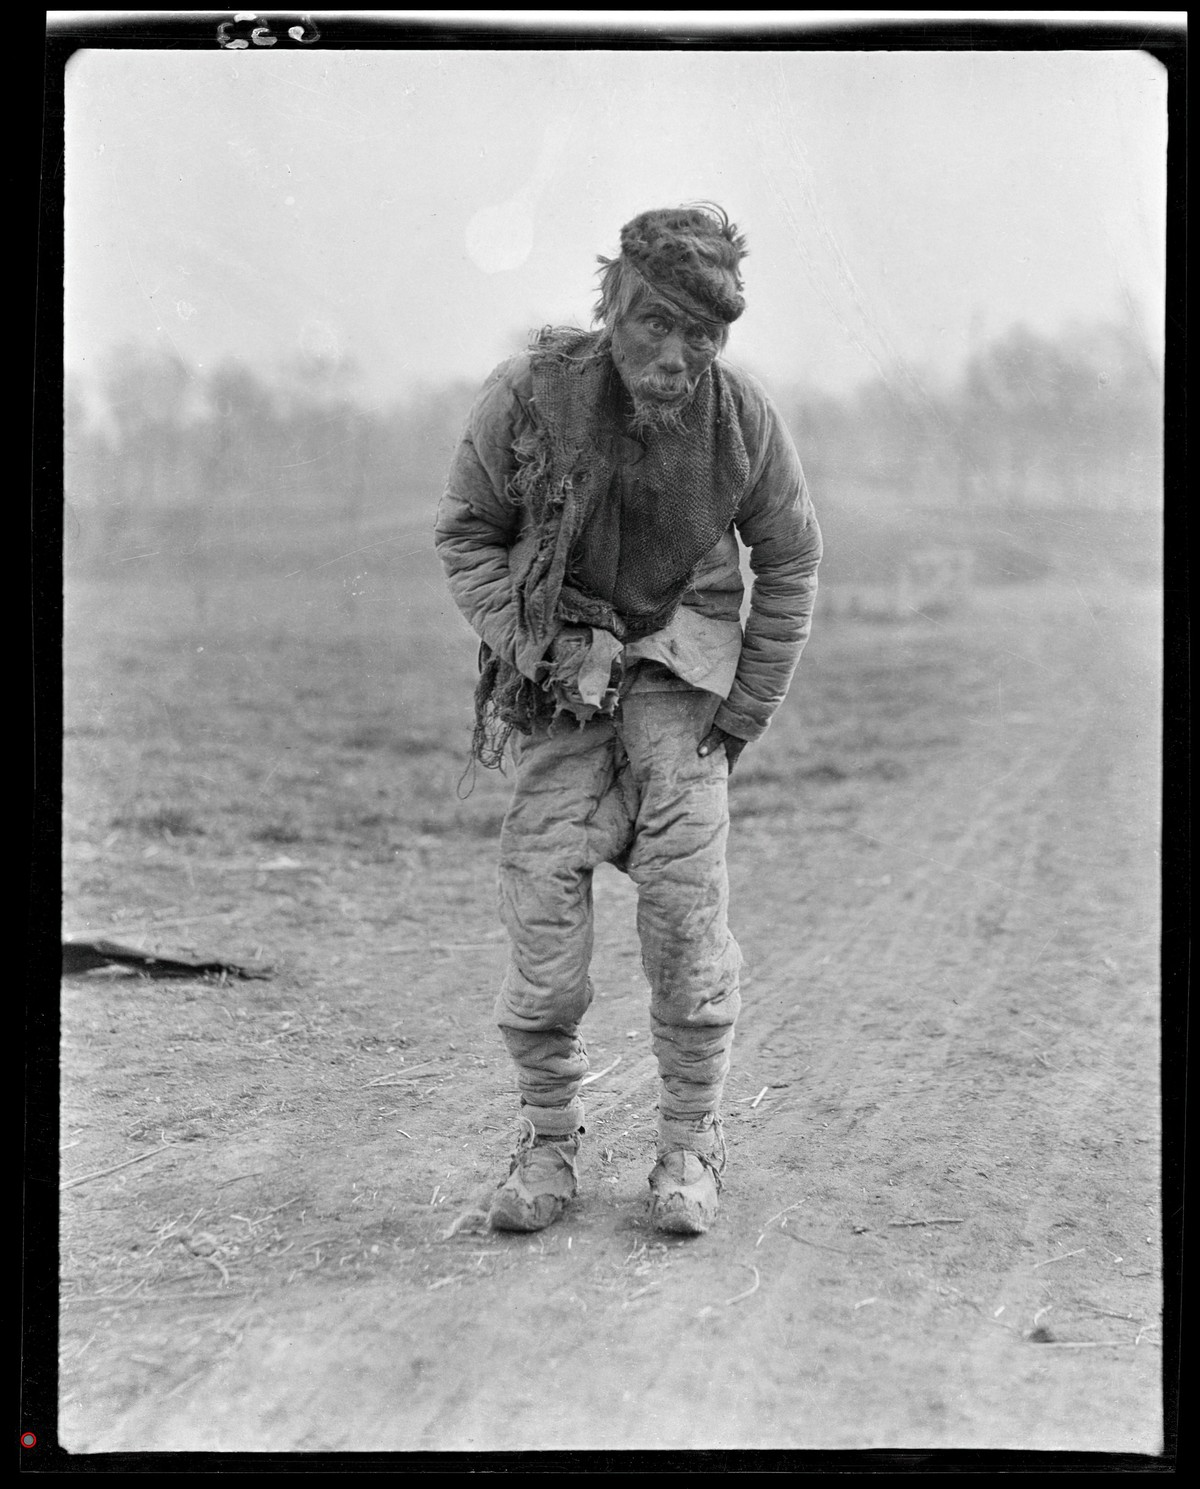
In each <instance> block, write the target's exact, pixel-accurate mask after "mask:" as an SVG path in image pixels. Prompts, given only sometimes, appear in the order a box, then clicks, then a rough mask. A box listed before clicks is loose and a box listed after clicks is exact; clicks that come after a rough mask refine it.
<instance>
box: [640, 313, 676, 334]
mask: <svg viewBox="0 0 1200 1489" xmlns="http://www.w3.org/2000/svg"><path fill="white" fill-rule="evenodd" d="M646 325H647V326H648V327H649V328H650V330H651V331H653V332H654V334H655V335H656V336H665V335H666V334H667V332H668V331H669V330H670V329H671V328H670V326H669V325H668V324H667V322H666V321H664V320H663V319H662V318H661V317H660V316H657V315H655V316H651V318H650V319H649V320H648V321H647V322H646Z"/></svg>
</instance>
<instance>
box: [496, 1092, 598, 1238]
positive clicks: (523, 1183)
mask: <svg viewBox="0 0 1200 1489" xmlns="http://www.w3.org/2000/svg"><path fill="white" fill-rule="evenodd" d="M578 1154H579V1137H578V1135H577V1134H572V1135H571V1136H570V1137H544V1136H539V1134H538V1132H537V1131H536V1129H535V1128H534V1125H533V1123H532V1122H531V1121H530V1120H529V1118H528V1117H522V1118H521V1132H520V1135H519V1137H518V1138H517V1149H516V1152H515V1153H514V1154H513V1156H512V1162H511V1164H510V1165H509V1172H508V1178H507V1179H505V1180H504V1182H503V1183H502V1184H501V1185H500V1186H499V1187H498V1188H497V1190H496V1193H495V1195H494V1196H493V1197H492V1205H491V1209H490V1211H489V1212H488V1221H489V1223H490V1225H491V1227H492V1229H493V1230H515V1231H535V1230H545V1228H546V1227H547V1226H548V1225H553V1223H554V1222H555V1221H556V1220H557V1219H558V1218H559V1216H560V1215H561V1214H562V1213H563V1211H564V1210H565V1209H566V1208H567V1206H568V1205H569V1204H570V1202H571V1201H572V1200H573V1199H574V1198H575V1192H576V1190H577V1189H578V1187H579V1172H578V1170H577V1168H576V1166H575V1160H576V1158H577V1156H578Z"/></svg>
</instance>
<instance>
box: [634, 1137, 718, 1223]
mask: <svg viewBox="0 0 1200 1489" xmlns="http://www.w3.org/2000/svg"><path fill="white" fill-rule="evenodd" d="M720 1192H721V1176H720V1174H719V1173H718V1172H717V1167H716V1163H715V1161H714V1160H713V1159H710V1158H702V1157H701V1156H700V1155H699V1154H698V1153H691V1152H688V1151H687V1150H686V1149H684V1148H675V1149H673V1150H672V1151H671V1152H670V1153H664V1154H663V1156H662V1157H661V1158H660V1159H659V1160H658V1162H657V1163H656V1164H655V1165H654V1172H653V1173H652V1174H651V1175H650V1223H651V1225H653V1226H654V1228H655V1230H661V1231H669V1232H670V1233H671V1234H673V1235H677V1236H702V1235H703V1234H704V1232H705V1231H706V1230H707V1229H708V1228H709V1226H710V1225H711V1224H712V1223H713V1221H714V1220H715V1219H716V1218H717V1206H718V1200H717V1196H718V1195H719V1194H720Z"/></svg>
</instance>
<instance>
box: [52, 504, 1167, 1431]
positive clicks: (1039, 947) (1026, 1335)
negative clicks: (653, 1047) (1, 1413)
mask: <svg viewBox="0 0 1200 1489" xmlns="http://www.w3.org/2000/svg"><path fill="white" fill-rule="evenodd" d="M410 536H411V538H412V541H411V544H400V545H399V548H400V549H403V550H404V551H397V545H394V544H393V545H391V546H388V545H387V544H381V545H379V546H377V547H374V548H365V555H364V556H363V557H359V558H354V557H353V556H350V557H348V558H346V559H344V560H343V561H341V562H340V563H339V564H336V565H335V564H332V563H331V564H328V565H324V566H322V567H321V568H318V567H317V561H314V560H313V559H312V558H311V554H310V555H308V556H307V557H305V558H303V559H302V560H297V561H296V562H295V563H291V564H285V563H281V562H280V557H279V553H278V551H277V548H276V547H270V548H269V553H270V561H269V563H268V561H267V560H266V559H265V558H264V560H263V562H262V566H261V569H259V570H256V569H255V567H254V564H255V559H254V554H255V552H256V550H255V547H254V540H253V539H254V535H253V534H247V535H245V537H244V538H243V540H242V543H241V548H240V553H241V557H240V558H239V561H238V565H237V568H236V572H235V569H234V566H233V565H232V564H231V565H230V566H229V567H227V568H226V567H223V566H222V565H221V564H220V563H219V562H211V561H210V560H208V559H205V560H204V561H203V563H201V562H200V560H198V559H196V558H195V556H194V555H193V557H192V559H190V560H187V559H170V558H169V557H164V555H163V554H162V553H161V552H160V553H158V554H153V553H151V554H149V555H148V556H147V557H145V558H143V559H140V560H136V561H132V562H126V563H124V564H122V565H120V566H118V565H117V564H116V563H114V564H112V565H111V566H109V567H108V568H107V569H105V568H101V569H100V570H99V571H98V572H97V573H96V574H94V575H93V576H92V577H90V578H85V577H76V578H74V579H72V580H71V582H70V583H69V586H68V605H67V695H66V714H65V723H66V732H67V738H66V745H67V755H66V788H65V789H66V798H65V800H66V845H67V846H66V879H67V900H66V910H65V922H64V923H65V927H66V929H67V930H68V931H74V932H84V931H90V932H91V933H92V934H110V935H112V934H117V935H119V936H120V937H121V938H123V939H126V940H138V939H139V938H140V944H142V945H145V946H147V947H154V946H157V947H162V948H179V947H186V946H193V947H196V948H199V949H201V950H212V951H214V952H218V953H220V954H222V955H225V956H229V957H241V958H251V957H254V956H256V955H257V956H259V957H261V958H262V959H263V960H266V961H269V962H271V963H273V964H274V967H275V972H274V975H273V976H272V977H270V978H269V979H266V980H261V981H240V980H228V981H223V982H222V981H217V980H213V979H194V980H180V981H164V980H153V981H151V980H148V979H146V978H144V977H141V976H136V975H117V974H111V973H92V974H88V975H86V976H75V977H69V978H67V979H65V981H64V989H63V1044H62V1089H63V1102H62V1135H61V1144H62V1148H63V1151H62V1174H61V1178H62V1181H63V1183H64V1185H66V1186H67V1187H65V1188H64V1189H63V1191H62V1200H61V1248H62V1269H63V1275H62V1310H61V1340H60V1349H61V1354H60V1359H61V1365H60V1369H61V1410H60V1423H59V1427H60V1436H61V1439H62V1441H63V1443H64V1444H65V1445H66V1446H67V1447H68V1449H70V1450H71V1451H73V1452H109V1451H118V1450H119V1451H143V1450H155V1449H157V1450H183V1449H191V1450H201V1451H217V1450H224V1451H266V1450H276V1451H279V1450H341V1449H349V1450H361V1451H366V1450H401V1449H429V1448H432V1449H449V1448H468V1449H513V1448H600V1447H604V1448H701V1447H726V1448H736V1447H769V1448H863V1447H906V1446H912V1447H922V1448H936V1447H957V1448H1026V1449H1088V1450H1098V1451H1123V1452H1140V1453H1150V1454H1152V1453H1157V1452H1159V1451H1161V1446H1162V1424H1161V1368H1162V1342H1163V1336H1162V1333H1161V1315H1160V1308H1161V1292H1162V1272H1161V1261H1160V1247H1159V1228H1160V1216H1159V1172H1160V1169H1159V1165H1160V1154H1159V1090H1158V1072H1159V1003H1158V966H1157V957H1158V934H1159V927H1158V867H1157V846H1158V821H1157V815H1158V813H1157V803H1158V771H1159V748H1160V742H1159V725H1158V719H1159V707H1160V699H1159V691H1158V689H1159V667H1158V647H1159V621H1158V611H1157V596H1156V595H1155V593H1154V592H1153V590H1152V589H1150V588H1134V587H1128V588H1121V587H1120V586H1117V585H1115V584H1114V582H1112V581H1106V583H1105V584H1104V585H1103V586H1101V585H1100V584H1098V583H1096V584H1093V585H1090V586H1089V585H1088V584H1086V583H1080V584H1078V585H1077V584H1076V583H1075V582H1073V581H1071V582H1045V583H1042V584H1039V585H1010V586H1006V587H995V588H991V589H979V590H976V591H975V592H974V594H973V595H972V597H971V601H970V603H969V605H967V606H965V607H964V608H962V609H961V610H959V611H957V612H956V613H952V614H948V615H944V616H941V617H923V616H919V615H914V616H913V617H912V619H911V621H909V622H908V623H906V624H892V625H880V624H872V623H870V622H869V621H866V620H862V619H846V618H836V617H835V616H834V615H833V614H832V613H831V614H830V616H829V617H827V618H825V619H824V620H823V619H822V617H821V616H820V614H818V623H817V626H816V629H815V631H814V637H813V640H812V643H811V645H810V648H809V650H808V652H807V653H806V655H805V659H804V662H803V664H802V667H801V673H800V676H799V679H798V682H797V684H796V687H795V688H794V690H793V694H792V697H791V698H790V699H789V701H788V703H787V704H786V705H785V708H784V709H783V710H782V712H781V714H780V716H779V718H778V719H777V721H776V723H775V724H774V725H773V726H772V729H771V730H770V732H769V734H768V736H767V738H766V739H765V740H764V741H763V742H762V743H761V744H759V745H757V746H755V747H753V748H752V749H750V750H748V751H747V752H746V754H745V756H744V757H743V760H742V763H741V765H740V766H739V769H738V771H737V774H736V775H735V777H734V779H733V783H732V788H731V803H732V813H733V821H734V825H733V834H732V845H731V853H730V860H731V872H732V877H733V918H734V927H735V930H736V932H737V934H738V937H739V940H740V941H741V943H742V947H743V950H744V953H745V955H746V959H747V971H746V979H745V1009H744V1013H743V1015H742V1019H741V1022H740V1024H739V1029H738V1037H737V1042H736V1045H735V1050H734V1061H733V1071H732V1075H731V1079H730V1082H729V1085H728V1088H727V1099H726V1105H727V1113H728V1120H727V1136H728V1140H729V1147H730V1164H729V1168H728V1171H727V1183H726V1187H725V1192H724V1197H723V1208H722V1214H721V1217H720V1220H719V1223H718V1226H717V1228H716V1229H715V1231H714V1232H713V1233H712V1234H710V1235H709V1236H707V1237H704V1238H700V1239H696V1240H675V1239H668V1238H665V1237H663V1238H660V1237H657V1236H656V1235H655V1234H654V1233H653V1232H651V1231H650V1230H649V1229H648V1228H647V1227H646V1224H645V1216H644V1210H643V1203H644V1195H645V1193H646V1178H647V1175H648V1173H649V1170H650V1167H651V1164H652V1157H653V1131H654V1101H655V1079H654V1075H655V1072H654V1066H653V1062H652V1060H651V1058H650V1055H649V1039H648V1029H647V1015H646V992H645V986H644V982H643V979H642V975H641V970H640V966H639V962H638V956H637V950H636V938H635V936H634V931H633V918H632V916H633V894H632V889H631V886H630V885H629V884H628V882H627V881H626V880H625V879H623V878H622V877H621V876H620V875H619V874H618V873H617V872H616V871H615V870H614V871H602V872H601V874H600V875H598V877H597V913H598V920H599V930H598V937H597V956H596V964H595V977H596V983H597V989H598V996H597V999H596V1003H595V1005H594V1007H593V1010H592V1012H591V1015H590V1016H589V1024H588V1029H589V1046H590V1051H591V1057H592V1065H593V1070H594V1071H603V1072H605V1073H604V1074H602V1075H600V1077H599V1078H598V1079H597V1080H595V1081H594V1082H593V1083H592V1084H591V1085H590V1086H589V1087H588V1092H587V1094H588V1095H589V1097H590V1113H589V1121H588V1129H589V1130H588V1136H587V1139H586V1146H585V1152H584V1158H583V1163H582V1170H581V1171H582V1180H583V1183H582V1190H581V1196H580V1199H579V1201H578V1202H577V1204H576V1205H575V1206H574V1208H573V1210H572V1212H571V1213H570V1216H569V1218H568V1219H566V1220H565V1221H564V1222H563V1223H561V1224H559V1225H558V1226H556V1227H554V1228H552V1229H551V1230H550V1231H547V1232H546V1233H544V1234H543V1235H541V1236H537V1237H514V1236H506V1235H496V1234H490V1233H487V1232H481V1231H479V1230H478V1229H476V1228H474V1226H473V1223H472V1220H471V1215H470V1212H471V1211H472V1209H473V1207H476V1206H477V1205H478V1204H479V1203H480V1202H481V1200H484V1201H485V1197H486V1193H487V1191H488V1189H489V1188H490V1187H491V1185H492V1184H493V1183H494V1182H495V1181H496V1180H497V1179H499V1178H500V1177H501V1176H502V1175H503V1173H505V1172H506V1171H507V1154H508V1152H509V1150H510V1146H511V1142H512V1138H513V1136H514V1129H515V1123H514V1110H515V1106H514V1096H513V1082H512V1078H511V1075H510V1072H509V1069H508V1068H507V1065H506V1059H505V1056H504V1053H503V1050H502V1048H501V1046H500V1043H499V1040H498V1036H497V1035H496V1034H495V1031H494V1030H493V1027H492V1023H491V1004H492V999H493V997H494V992H495V987H496V985H497V982H498V979H499V976H500V974H501V971H502V968H503V963H504V956H505V952H504V945H503V941H502V938H501V935H500V933H499V928H498V924H497V921H496V918H495V914H494V857H495V838H496V834H497V830H498V824H499V820H500V816H501V813H502V811H503V806H504V801H505V794H506V783H505V782H504V781H503V780H500V779H498V778H496V777H494V776H492V775H482V774H481V778H480V779H479V781H478V782H477V784H476V789H475V791H474V793H473V795H471V796H470V797H469V798H468V799H466V800H461V799H460V798H459V797H458V796H457V795H456V790H455V787H456V782H457V781H458V778H459V776H460V775H461V773H462V769H463V765H464V762H465V754H466V746H467V740H468V733H469V706H470V689H471V685H472V672H473V655H472V649H471V646H470V643H469V640H468V638H467V636H466V634H465V629H464V628H463V627H462V626H461V624H460V623H459V622H458V620H457V618H456V617H455V616H453V614H452V612H451V609H450V606H449V603H448V601H447V600H446V598H445V596H444V594H443V592H442V588H441V582H440V576H439V574H438V571H437V569H436V565H435V564H434V563H433V561H432V560H431V558H430V556H429V553H428V547H427V541H428V540H427V535H426V534H425V533H424V531H423V530H422V531H418V532H416V533H415V534H413V535H410ZM364 547H365V544H364ZM267 551H268V550H267V549H266V548H264V549H263V552H267ZM338 551H339V550H337V549H331V550H330V552H331V553H337V552H338ZM217 558H218V559H219V558H220V555H219V554H218V555H217ZM189 564H190V565H191V567H189V566H188V565H189ZM285 569H286V570H288V572H287V574H286V577H285V575H284V573H283V570H285ZM618 1061H619V1063H614V1062H618ZM131 1159H137V1160H139V1161H137V1162H129V1161H128V1160H131ZM116 1165H124V1166H122V1167H115V1166H116ZM109 1170H111V1171H109ZM93 1174H95V1175H97V1176H96V1177H91V1178H86V1177H85V1176H87V1175H93ZM81 1178H82V1179H84V1182H75V1181H76V1180H79V1179H81ZM456 1221H458V1222H459V1226H458V1228H457V1229H455V1222H456Z"/></svg>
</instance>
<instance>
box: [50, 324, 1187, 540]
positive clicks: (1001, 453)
mask: <svg viewBox="0 0 1200 1489" xmlns="http://www.w3.org/2000/svg"><path fill="white" fill-rule="evenodd" d="M475 387H476V385H475V384H474V383H467V382H459V383H454V384H450V385H447V386H441V387H437V388H429V389H425V390H421V391H416V392H413V393H410V394H409V395H408V396H407V397H405V398H403V399H399V400H397V401H396V402H394V403H393V404H391V405H389V406H386V407H383V406H378V405H374V406H372V405H370V404H369V403H367V402H366V401H364V400H363V398H362V397H361V396H360V395H358V394H357V393H356V392H355V390H354V379H353V376H352V372H351V370H350V369H346V368H339V367H332V366H329V365H325V364H319V363H318V364H315V365H314V364H313V363H311V362H310V363H309V364H306V365H303V366H298V367H296V368H293V369H291V370H290V371H289V372H288V373H286V374H284V375H281V376H279V377H277V378H276V379H274V380H272V381H267V380H265V379H264V378H263V377H261V376H260V375H259V374H257V373H255V372H253V371H252V370H251V369H250V368H248V367H246V366H244V365H241V364H238V363H233V362H230V363H226V364H224V365H221V366H219V367H216V368H214V369H213V370H212V371H210V372H207V373H204V374H198V373H196V372H194V371H192V370H191V369H189V368H188V367H187V366H185V364H184V363H183V362H182V361H181V360H180V359H178V358H177V357H175V356H173V355H170V354H166V353H163V352H160V351H152V350H148V349H146V348H144V347H139V346H127V347H125V348H123V349H121V350H120V351H118V352H116V353H114V354H113V356H112V357H111V359H110V362H109V365H108V366H107V367H106V369H105V371H104V375H103V377H102V379H101V380H100V385H99V388H98V390H95V391H98V394H99V399H98V401H97V399H96V398H95V397H93V399H92V401H91V403H90V404H86V403H85V399H84V396H83V389H82V387H81V386H80V384H79V383H78V382H77V381H76V380H75V379H73V378H70V377H69V378H68V380H67V390H66V408H65V485H66V493H65V494H66V500H67V503H68V514H69V518H68V527H67V530H68V537H70V535H71V533H72V532H79V531H84V530H86V531H87V532H88V533H89V534H91V535H95V536H97V537H98V538H99V539H100V541H102V542H103V543H105V544H108V543H111V542H114V541H119V540H120V539H121V537H122V535H123V534H126V533H130V532H139V531H142V530H144V529H145V527H146V526H147V524H150V525H152V524H153V522H154V521H155V520H156V519H157V518H159V517H162V518H164V519H169V520H170V521H171V522H172V523H173V524H174V525H175V529H176V530H178V526H179V524H180V523H183V524H184V525H185V526H186V523H187V522H188V521H189V520H190V521H192V522H193V523H194V524H196V526H197V530H198V531H199V530H200V529H202V528H203V527H204V524H205V523H206V522H211V520H212V519H213V518H214V516H216V515H218V514H220V515H221V516H222V520H223V521H224V522H225V523H226V524H228V522H229V521H230V520H234V519H236V514H238V513H241V514H242V515H243V517H244V519H245V520H246V521H251V520H252V519H253V518H254V516H255V514H258V515H261V516H263V517H267V516H272V517H277V516H278V515H279V514H281V513H283V512H286V511H288V510H308V511H312V510H320V511H322V512H323V513H324V514H326V515H327V516H329V517H336V518H339V519H340V520H342V521H344V522H346V523H348V524H350V525H353V524H354V523H356V522H360V521H362V520H365V519H366V518H367V517H370V518H372V519H378V518H379V517H380V516H382V515H383V514H385V513H388V512H394V513H396V514H398V515H399V516H401V517H402V518H405V519H408V520H413V519H416V518H419V517H421V516H422V515H423V514H428V513H431V512H432V509H433V506H434V504H435V502H436V500H437V497H438V495H439V493H440V491H441V486H442V482H443V480H444V477H445V472H446V468H447V465H448V462H449V459H450V456H451V453H452V450H453V448H454V445H455V442H456V440H457V439H458V436H459V433H460V431H461V428H462V424H463V420H464V418H465V415H466V412H467V409H468V407H469V406H470V402H471V399H472V397H473V395H474V391H475ZM772 391H773V392H774V393H775V395H776V398H777V400H778V402H779V404H780V406H781V408H782V409H783V411H784V413H785V416H786V417H787V418H788V420H789V422H790V424H791V426H792V429H793V432H794V434H795V436H796V440H797V444H798V446H799V448H800V451H801V455H802V458H803V460H804V464H805V468H806V471H807V473H808V476H809V480H810V484H811V485H812V487H813V489H814V491H815V492H819V493H820V495H821V498H822V501H823V502H830V501H832V502H835V503H838V502H842V503H849V504H853V503H855V502H864V503H870V504H882V505H884V506H886V505H888V504H892V505H897V504H898V505H903V506H921V507H953V508H956V509H959V510H961V509H964V508H971V509H983V508H986V509H989V510H993V511H994V510H997V509H1022V508H1027V509H1033V508H1037V509H1042V508H1053V507H1071V508H1083V509H1086V508H1106V509H1113V508H1117V507H1122V506H1124V507H1133V508H1136V509H1139V510H1147V509H1152V508H1154V507H1155V506H1157V504H1158V502H1159V500H1160V482H1161V443H1162V423H1161V401H1162V387H1161V373H1160V372H1159V370H1158V368H1157V366H1156V365H1155V362H1154V359H1153V357H1152V356H1151V354H1150V353H1149V352H1148V350H1147V348H1146V347H1145V344H1144V342H1143V340H1142V339H1141V337H1140V336H1139V334H1138V333H1137V331H1136V329H1135V328H1134V327H1133V326H1132V324H1124V323H1104V324H1099V325H1092V326H1087V327H1080V328H1078V329H1076V330H1073V331H1070V332H1067V333H1064V334H1063V335H1061V336H1059V337H1057V338H1049V337H1046V336H1040V335H1037V334H1035V333H1034V332H1032V331H1029V330H1027V329H1025V328H1024V327H1021V326H1015V327H1013V328H1012V329H1010V330H1009V331H1007V332H1006V333H1005V334H1004V335H1002V336H1000V337H998V338H996V339H994V340H992V341H990V342H989V343H988V344H987V345H985V346H983V347H981V348H980V349H979V350H978V351H977V352H976V353H975V354H974V355H972V356H971V357H970V359H969V360H968V362H967V364H966V366H965V367H964V368H963V369H962V372H961V374H960V375H959V377H958V378H957V379H956V380H954V381H953V382H952V383H950V384H949V385H946V384H941V385H938V384H935V383H934V382H933V381H932V380H931V379H927V378H921V377H919V376H916V375H914V374H913V373H912V372H911V371H904V370H899V371H897V372H895V373H892V374H889V375H887V376H880V377H878V378H876V379H875V380H873V381H871V382H869V383H866V384H864V385H863V386H862V387H860V388H859V389H858V390H857V391H855V392H853V393H850V394H846V395H835V394H831V393H828V392H821V391H818V390H814V389H811V388H805V387H797V388H793V389H781V388H779V387H777V386H776V387H775V388H773V390H772Z"/></svg>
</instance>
